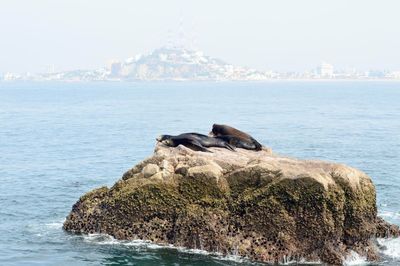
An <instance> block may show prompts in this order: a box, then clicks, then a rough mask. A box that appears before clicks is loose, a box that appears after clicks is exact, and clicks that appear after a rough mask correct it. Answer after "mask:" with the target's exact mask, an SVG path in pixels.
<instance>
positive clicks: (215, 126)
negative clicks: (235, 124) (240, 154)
mask: <svg viewBox="0 0 400 266" xmlns="http://www.w3.org/2000/svg"><path fill="white" fill-rule="evenodd" d="M222 127H223V125H218V124H213V125H212V130H211V131H210V133H208V134H209V135H210V136H214V137H216V136H219V135H221V128H222Z"/></svg>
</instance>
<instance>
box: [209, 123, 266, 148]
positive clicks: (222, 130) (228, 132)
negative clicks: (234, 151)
mask: <svg viewBox="0 0 400 266" xmlns="http://www.w3.org/2000/svg"><path fill="white" fill-rule="evenodd" d="M210 133H211V134H212V135H213V136H215V137H223V136H230V137H226V138H227V139H230V141H228V143H230V144H231V145H233V146H235V147H237V148H244V149H248V150H256V151H260V150H262V145H261V144H260V143H259V142H258V141H257V140H255V139H254V138H253V137H252V136H250V135H249V134H247V133H245V132H243V131H240V130H239V129H236V128H233V127H231V126H227V125H219V124H214V125H213V127H212V131H211V132H210ZM232 137H235V138H236V139H232ZM233 142H235V143H237V144H236V145H235V144H233Z"/></svg>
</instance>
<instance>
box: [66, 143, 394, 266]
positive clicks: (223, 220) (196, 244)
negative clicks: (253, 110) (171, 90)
mask: <svg viewBox="0 0 400 266" xmlns="http://www.w3.org/2000/svg"><path fill="white" fill-rule="evenodd" d="M211 150H212V151H213V153H206V152H196V151H192V150H190V149H188V148H186V147H184V146H178V147H177V148H169V147H164V146H161V145H158V146H157V147H156V150H155V153H154V155H153V156H152V157H150V158H148V159H146V160H144V161H142V162H141V163H139V164H137V165H136V166H135V167H133V168H132V169H130V170H129V171H127V172H126V173H125V174H124V175H123V177H122V179H120V180H119V181H117V182H116V183H115V185H114V186H113V187H111V188H107V187H102V188H99V189H95V190H93V191H91V192H89V193H87V194H86V195H84V196H82V197H81V198H80V199H79V201H78V202H77V203H76V204H75V205H74V206H73V208H72V211H71V213H70V214H69V215H68V217H67V219H66V221H65V223H64V229H65V230H67V231H71V232H76V233H105V234H109V235H111V236H113V237H115V238H117V239H128V240H129V239H143V240H150V241H153V242H155V243H159V244H173V245H175V246H183V247H187V248H194V249H202V250H206V251H210V252H219V253H222V254H235V255H240V256H243V257H247V258H249V259H250V260H253V261H263V262H282V261H284V260H288V259H291V260H300V259H305V260H309V261H322V262H325V263H329V264H335V265H337V264H342V263H343V260H344V258H345V257H346V255H347V254H349V253H350V252H352V251H354V252H357V253H359V254H360V255H362V256H365V257H367V258H368V259H369V260H376V259H377V258H378V254H377V251H376V247H375V244H374V238H375V237H376V236H379V237H388V236H391V235H393V236H398V234H399V228H398V227H397V226H393V225H390V224H388V223H386V222H385V221H383V220H382V219H380V218H378V217H377V208H376V195H375V187H374V185H373V183H372V181H371V179H370V178H369V177H368V176H367V175H366V174H364V173H363V172H361V171H359V170H357V169H354V168H351V167H348V166H345V165H341V164H336V163H328V162H323V161H314V160H298V159H293V158H287V157H282V156H278V155H276V154H274V153H272V152H271V151H270V150H268V149H265V148H264V150H263V151H260V152H254V151H247V150H242V149H237V152H231V151H228V150H226V149H220V148H211Z"/></svg>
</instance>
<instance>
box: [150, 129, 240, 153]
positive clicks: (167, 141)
mask: <svg viewBox="0 0 400 266" xmlns="http://www.w3.org/2000/svg"><path fill="white" fill-rule="evenodd" d="M157 141H158V142H161V143H162V144H164V145H166V146H169V147H176V146H178V145H180V144H182V145H184V146H186V147H188V148H190V149H192V150H197V151H204V152H211V151H210V150H209V149H207V148H209V147H220V148H226V149H228V150H231V151H235V149H234V147H233V146H232V145H230V144H229V143H227V142H226V141H224V140H223V139H220V138H213V137H209V136H206V135H202V134H198V133H183V134H180V135H177V136H171V135H161V136H159V137H158V138H157Z"/></svg>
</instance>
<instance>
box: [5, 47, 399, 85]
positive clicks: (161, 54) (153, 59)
mask: <svg viewBox="0 0 400 266" xmlns="http://www.w3.org/2000/svg"><path fill="white" fill-rule="evenodd" d="M17 80H20V81H68V82H75V81H134V82H137V81H277V80H285V81H291V80H293V81H332V80H335V81H336V80H340V81H354V80H362V81H370V80H371V81H381V80H393V81H400V70H398V71H389V70H370V71H358V70H356V69H347V70H335V68H334V66H333V65H331V64H328V63H321V64H320V65H319V66H317V67H316V68H315V69H313V70H310V71H305V72H278V71H274V70H269V71H260V70H256V69H253V68H247V67H241V66H234V65H232V64H229V63H226V62H224V61H223V60H220V59H217V58H213V57H210V56H207V55H204V54H203V52H201V51H197V50H191V49H186V48H180V47H162V48H159V49H156V50H154V51H152V52H151V53H149V54H145V55H142V54H138V55H136V56H134V57H130V58H128V59H126V60H123V61H118V60H112V61H110V62H109V63H108V64H107V66H105V67H102V68H99V69H95V70H71V71H59V72H57V71H55V67H54V66H53V67H50V69H49V70H48V71H47V72H46V73H30V72H28V73H23V74H18V73H11V72H7V73H3V74H1V73H0V81H17Z"/></svg>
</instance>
